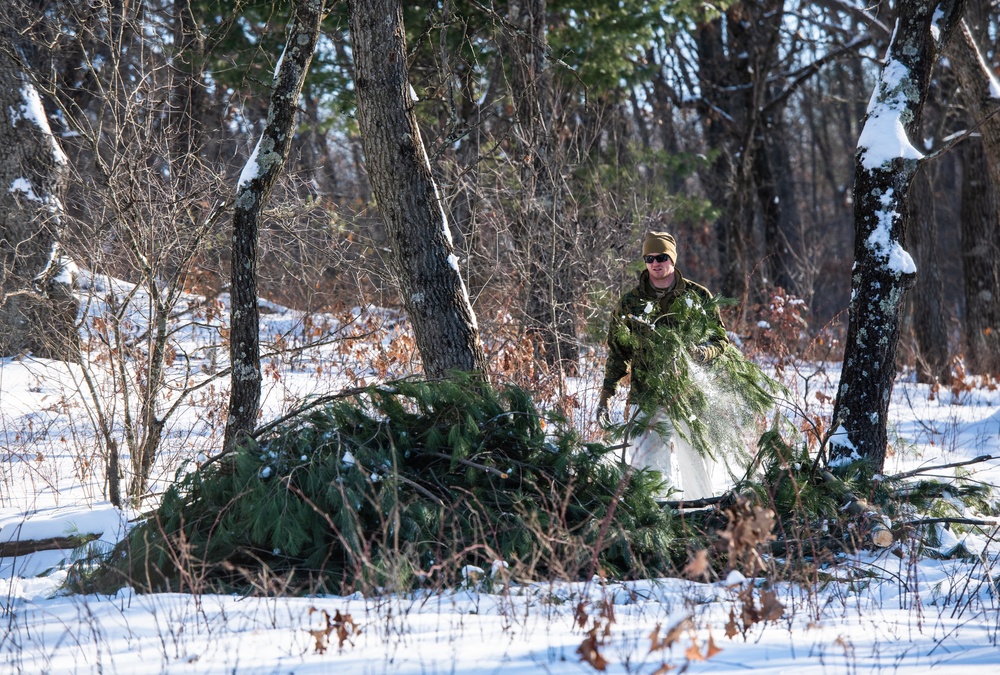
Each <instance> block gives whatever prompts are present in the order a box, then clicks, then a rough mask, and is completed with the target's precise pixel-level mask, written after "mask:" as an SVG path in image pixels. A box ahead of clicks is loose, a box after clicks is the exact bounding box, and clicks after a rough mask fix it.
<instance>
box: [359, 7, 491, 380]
mask: <svg viewBox="0 0 1000 675" xmlns="http://www.w3.org/2000/svg"><path fill="white" fill-rule="evenodd" d="M350 22H351V41H352V43H353V47H354V59H355V86H356V88H357V97H358V127H359V129H360V131H361V140H362V144H363V147H364V152H365V161H366V166H367V169H368V177H369V180H370V182H371V185H372V192H373V193H374V196H375V201H376V203H377V204H378V209H379V212H380V213H381V214H382V218H383V220H384V221H385V224H386V229H387V230H388V233H389V239H390V242H391V247H392V261H393V263H394V265H393V266H394V268H395V272H396V273H397V275H398V278H397V280H398V283H399V287H400V295H401V297H402V299H403V304H404V306H405V307H406V310H407V312H408V314H409V316H410V321H411V323H412V324H413V333H414V336H415V338H416V341H417V348H418V349H419V350H420V356H421V358H422V359H423V362H424V371H425V373H426V374H427V375H428V376H430V377H444V376H446V375H447V374H448V373H449V371H456V370H457V371H469V372H477V373H479V374H481V375H483V376H484V377H485V376H486V374H487V368H486V366H487V364H486V357H485V354H484V353H483V348H482V343H481V342H480V340H479V330H478V328H477V326H476V316H475V313H474V312H473V309H472V303H471V301H470V299H469V294H468V290H467V289H466V286H465V283H464V282H463V280H462V276H461V274H460V272H459V267H458V258H457V257H456V256H455V253H454V244H453V242H452V238H451V230H450V228H449V225H448V221H447V219H446V217H445V212H444V205H443V204H442V203H441V199H440V196H439V195H438V191H437V186H436V185H435V183H434V178H433V176H432V174H431V166H430V160H429V159H428V157H427V153H426V150H425V149H424V145H423V141H422V139H421V136H420V128H419V127H418V126H417V118H416V115H415V114H414V110H413V104H414V100H413V98H414V97H413V94H412V93H411V92H412V89H411V87H410V83H409V76H408V72H407V64H406V41H405V33H404V31H403V13H402V6H401V4H400V0H354V1H353V2H352V3H351V19H350Z"/></svg>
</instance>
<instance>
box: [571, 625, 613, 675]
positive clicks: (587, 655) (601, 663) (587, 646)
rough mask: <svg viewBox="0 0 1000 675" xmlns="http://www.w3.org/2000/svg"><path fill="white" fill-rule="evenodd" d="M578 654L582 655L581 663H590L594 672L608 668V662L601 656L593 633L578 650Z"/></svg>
mask: <svg viewBox="0 0 1000 675" xmlns="http://www.w3.org/2000/svg"><path fill="white" fill-rule="evenodd" d="M576 653H577V654H579V655H580V660H581V661H586V662H587V663H589V664H590V665H591V666H592V667H593V668H594V670H602V671H603V670H606V669H607V667H608V662H607V661H606V660H605V659H604V657H603V656H601V652H600V651H598V649H597V637H596V636H595V635H594V634H593V631H591V634H590V635H588V636H587V638H586V639H585V640H584V641H583V642H581V643H580V646H579V647H577V648H576Z"/></svg>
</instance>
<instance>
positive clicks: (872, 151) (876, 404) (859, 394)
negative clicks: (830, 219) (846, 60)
mask: <svg viewBox="0 0 1000 675" xmlns="http://www.w3.org/2000/svg"><path fill="white" fill-rule="evenodd" d="M964 8H965V3H964V1H963V0H957V1H951V2H943V3H941V4H938V3H935V2H930V1H929V0H921V1H919V2H907V3H900V4H899V6H898V8H897V11H898V13H899V16H898V18H897V22H896V27H895V30H894V32H893V39H892V42H891V43H890V45H889V50H888V54H887V55H886V60H885V66H884V67H883V69H882V73H881V76H880V78H879V82H878V84H877V85H876V91H875V93H874V94H873V96H872V99H871V103H870V104H869V107H868V115H867V117H866V121H865V127H864V130H863V131H862V133H861V138H860V139H859V140H858V149H857V154H856V157H855V160H856V162H855V164H856V173H855V182H854V195H855V204H854V228H855V240H854V241H855V243H854V258H855V264H854V274H853V277H852V283H851V289H852V294H851V307H850V325H849V328H848V334H847V344H846V346H845V351H844V365H843V370H842V371H841V379H840V388H839V389H838V392H837V402H836V405H835V407H834V416H833V427H834V434H833V435H832V437H831V439H830V463H831V465H837V464H840V463H843V462H846V461H851V460H854V459H863V460H865V461H867V462H868V464H869V466H870V468H871V469H872V470H873V471H881V470H882V466H883V464H884V462H885V453H886V444H887V432H886V426H887V423H888V420H887V414H888V409H889V399H890V397H891V395H892V386H893V382H894V379H895V375H896V347H897V343H898V341H899V328H900V316H901V311H902V306H903V296H904V294H905V292H906V290H907V289H908V288H909V287H910V286H911V285H912V284H913V280H914V278H915V274H916V269H915V267H914V265H913V260H912V259H911V258H910V256H909V254H907V253H906V250H905V249H904V248H903V245H904V243H905V235H906V228H907V224H908V221H909V218H910V215H909V213H908V209H909V189H910V184H911V182H912V180H913V176H914V174H915V173H916V170H917V168H918V166H919V162H920V160H921V159H922V158H923V155H922V154H921V153H920V152H919V151H918V150H917V148H916V147H914V146H913V144H911V143H910V141H909V140H908V139H910V138H919V133H920V121H921V112H922V110H923V105H924V101H925V100H926V98H927V91H928V89H929V85H930V75H931V69H932V68H933V66H934V63H935V61H936V60H937V57H938V55H939V54H940V51H941V48H942V46H943V45H944V44H946V43H947V41H948V38H949V37H950V35H951V33H952V32H953V31H954V29H955V27H956V26H957V24H958V22H959V20H960V19H961V15H962V12H963V11H964ZM891 139H895V144H892V143H891V142H890V140H891Z"/></svg>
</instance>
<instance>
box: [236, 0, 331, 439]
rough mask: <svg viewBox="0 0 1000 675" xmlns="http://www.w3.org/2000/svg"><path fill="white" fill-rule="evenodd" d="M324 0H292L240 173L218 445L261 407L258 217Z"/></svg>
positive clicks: (291, 124) (250, 423)
mask: <svg viewBox="0 0 1000 675" xmlns="http://www.w3.org/2000/svg"><path fill="white" fill-rule="evenodd" d="M323 4H324V3H323V0H296V2H295V9H294V15H293V17H292V21H291V24H290V26H289V29H288V37H287V39H286V41H285V51H284V54H283V55H282V59H281V64H280V66H279V68H278V71H277V73H276V74H275V81H274V90H273V92H272V94H271V103H270V105H269V107H268V111H267V125H266V126H265V128H264V132H263V133H262V134H261V137H260V140H259V141H257V147H256V148H254V151H253V154H252V155H251V156H250V159H249V161H248V162H247V164H246V167H245V168H244V169H243V174H242V175H241V176H240V180H239V184H238V186H237V192H236V202H235V208H234V210H233V257H232V286H231V288H232V290H231V294H232V299H231V303H232V306H231V309H230V320H229V330H230V334H229V358H230V363H231V368H232V375H231V382H232V391H231V394H230V398H229V417H228V420H227V422H226V435H225V440H224V444H223V448H224V449H225V450H230V449H232V448H234V447H235V446H236V445H237V444H239V443H240V442H241V441H242V440H243V439H244V438H245V436H246V435H247V434H249V433H250V432H251V431H253V429H254V427H255V426H256V424H257V413H258V410H259V408H260V387H261V375H260V335H259V331H260V313H259V309H258V306H257V242H258V232H259V221H260V217H261V213H262V211H263V209H264V202H265V201H266V200H267V198H268V196H269V195H270V193H271V189H272V188H273V187H274V184H275V182H276V181H277V180H278V175H279V174H280V173H281V170H282V168H283V167H284V164H285V160H286V159H288V152H289V148H290V147H291V143H292V137H293V135H294V130H295V115H296V113H297V108H298V102H299V94H300V93H301V92H302V83H303V82H304V81H305V77H306V73H307V72H308V71H309V63H310V61H312V56H313V51H314V50H315V49H316V41H317V39H318V37H319V25H320V21H321V20H322V18H323Z"/></svg>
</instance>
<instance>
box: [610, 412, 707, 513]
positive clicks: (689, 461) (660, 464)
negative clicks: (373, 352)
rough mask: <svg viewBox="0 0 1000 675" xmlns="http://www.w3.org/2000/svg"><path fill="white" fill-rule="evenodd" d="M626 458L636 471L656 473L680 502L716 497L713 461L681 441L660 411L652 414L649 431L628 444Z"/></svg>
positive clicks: (684, 441)
mask: <svg viewBox="0 0 1000 675" xmlns="http://www.w3.org/2000/svg"><path fill="white" fill-rule="evenodd" d="M635 408H636V406H630V409H629V414H630V415H635V414H636V409H635ZM626 459H627V460H628V463H629V464H631V465H632V466H634V467H636V468H640V469H642V468H649V469H653V470H654V471H659V472H660V473H661V474H663V479H664V480H665V481H666V482H667V483H669V484H670V485H671V486H672V487H673V488H674V489H676V490H677V491H678V492H679V494H678V495H677V496H679V497H680V498H682V499H701V498H703V497H713V496H715V491H714V489H713V487H712V471H713V469H714V468H715V462H714V461H712V460H711V459H709V458H707V457H703V456H702V455H701V454H700V453H699V452H698V451H697V450H695V449H694V448H692V447H691V445H690V444H689V443H688V442H687V441H686V440H684V439H683V438H681V435H680V434H678V433H677V432H676V431H675V430H674V427H673V424H672V423H671V422H670V418H668V417H667V415H666V414H665V413H664V412H663V411H662V410H658V411H657V412H656V414H655V415H653V418H652V419H651V420H650V423H649V426H648V428H646V429H645V430H644V431H643V432H642V433H641V434H639V435H638V436H636V437H635V438H633V439H632V440H631V441H630V443H629V447H628V448H627V449H626Z"/></svg>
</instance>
